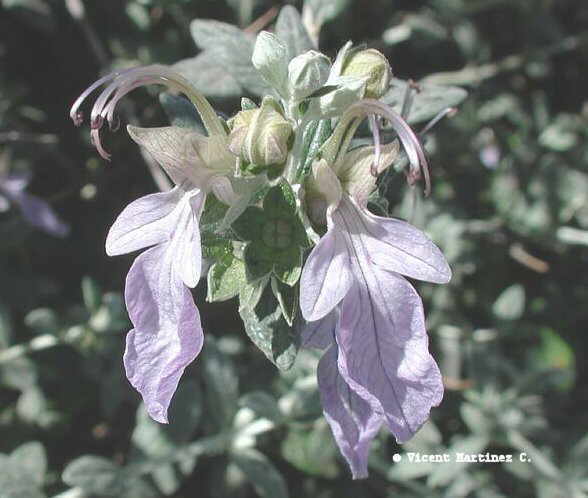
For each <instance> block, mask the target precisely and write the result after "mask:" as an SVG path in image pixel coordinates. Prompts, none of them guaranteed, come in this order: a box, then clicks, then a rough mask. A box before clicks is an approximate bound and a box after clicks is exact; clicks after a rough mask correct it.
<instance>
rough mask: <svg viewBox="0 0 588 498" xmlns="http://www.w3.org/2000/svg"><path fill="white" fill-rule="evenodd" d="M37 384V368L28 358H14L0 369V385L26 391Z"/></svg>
mask: <svg viewBox="0 0 588 498" xmlns="http://www.w3.org/2000/svg"><path fill="white" fill-rule="evenodd" d="M36 383H37V367H36V365H35V363H34V362H33V361H31V360H30V359H29V358H26V357H21V358H16V359H14V360H12V361H9V362H8V363H5V364H3V365H2V367H0V384H2V385H4V386H6V387H10V388H12V389H16V390H19V391H26V390H28V389H33V388H34V386H35V384H36Z"/></svg>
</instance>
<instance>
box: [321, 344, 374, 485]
mask: <svg viewBox="0 0 588 498" xmlns="http://www.w3.org/2000/svg"><path fill="white" fill-rule="evenodd" d="M317 377H318V385H319V389H320V396H321V403H322V405H323V412H324V414H325V418H326V419H327V422H328V423H329V425H330V426H331V430H332V431H333V436H335V441H336V442H337V446H338V447H339V450H340V451H341V453H342V454H343V456H344V457H345V459H346V460H347V463H348V464H349V467H350V468H351V473H352V475H353V478H354V479H361V478H364V477H367V475H368V469H367V459H368V453H369V449H370V443H371V441H372V439H373V438H374V437H375V436H376V435H377V433H378V430H379V429H380V426H381V425H382V421H383V418H382V416H381V415H379V414H377V413H376V412H375V411H374V410H373V409H372V407H371V406H370V405H369V403H368V402H367V401H365V400H364V399H362V398H360V397H359V396H358V395H357V394H356V393H355V392H354V391H353V390H352V389H351V388H350V387H349V385H348V384H347V383H346V382H345V381H344V380H343V377H341V375H340V373H339V370H338V368H337V347H336V346H335V345H333V346H332V347H331V348H330V349H329V350H328V351H327V352H326V353H325V354H324V355H323V357H322V358H321V360H320V362H319V366H318V372H317Z"/></svg>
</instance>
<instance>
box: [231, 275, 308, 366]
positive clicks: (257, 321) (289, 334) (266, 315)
mask: <svg viewBox="0 0 588 498" xmlns="http://www.w3.org/2000/svg"><path fill="white" fill-rule="evenodd" d="M239 313H240V315H241V318H242V320H243V324H244V326H245V331H246V332H247V335H248V336H249V338H250V339H251V340H252V341H253V343H254V344H255V345H256V346H257V347H258V348H259V349H260V350H261V351H262V352H263V353H264V354H265V355H266V357H267V358H268V359H269V360H270V361H271V362H272V363H273V364H274V365H276V366H277V367H278V368H279V369H280V370H288V369H289V368H290V367H291V366H292V365H293V363H294V360H295V359H296V354H297V352H298V337H297V336H296V335H295V333H294V331H293V329H292V328H291V327H290V326H289V325H288V323H287V322H286V320H285V319H284V317H283V315H282V310H281V308H280V305H279V303H278V301H277V299H276V298H275V297H274V295H273V293H272V291H271V289H270V288H269V287H267V286H266V288H265V289H264V292H263V294H262V296H261V298H260V299H259V302H258V304H257V306H256V307H255V309H251V308H245V307H242V308H241V309H240V311H239Z"/></svg>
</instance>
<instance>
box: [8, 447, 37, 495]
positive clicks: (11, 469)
mask: <svg viewBox="0 0 588 498" xmlns="http://www.w3.org/2000/svg"><path fill="white" fill-rule="evenodd" d="M34 479H35V477H34V476H31V475H30V474H29V471H28V469H27V468H26V467H22V466H21V465H19V464H18V463H15V462H13V461H12V459H11V458H9V457H6V456H5V455H0V496H2V498H44V497H45V495H44V494H43V493H42V492H41V491H40V490H39V488H38V486H37V484H36V483H35V480H34Z"/></svg>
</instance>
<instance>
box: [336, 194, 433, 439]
mask: <svg viewBox="0 0 588 498" xmlns="http://www.w3.org/2000/svg"><path fill="white" fill-rule="evenodd" d="M349 206H350V205H349V204H347V203H344V202H342V203H341V205H340V206H339V209H337V210H335V211H334V212H333V224H334V227H335V228H336V229H339V230H340V231H341V233H342V234H344V237H345V239H346V243H347V246H348V250H349V252H350V253H353V254H354V258H353V259H352V260H351V262H352V265H353V274H354V276H355V283H354V285H353V286H352V288H351V289H350V291H349V292H348V294H347V295H346V296H345V298H344V299H343V301H342V302H341V305H340V306H341V316H340V320H339V324H338V326H337V330H336V334H335V336H336V340H337V344H338V345H339V357H338V362H339V370H340V372H341V374H342V376H343V378H344V379H345V381H346V382H347V383H348V384H349V385H350V386H351V388H352V389H353V390H354V391H355V392H356V393H357V394H358V395H360V396H361V397H363V398H364V399H366V400H367V401H369V402H370V404H371V405H372V408H373V409H374V410H376V411H378V410H381V411H383V412H384V415H385V417H386V421H387V424H388V427H389V428H390V430H391V431H392V433H393V434H394V435H395V436H396V439H397V440H398V441H399V442H404V441H406V440H408V439H410V438H411V437H412V436H413V434H414V433H415V432H416V431H417V430H418V429H419V428H420V427H421V425H422V424H423V423H424V422H425V421H426V420H427V419H428V417H429V412H430V409H431V407H432V406H437V405H438V404H439V403H440V402H441V399H442V397H443V383H442V380H441V374H440V372H439V368H438V367H437V364H436V363H435V360H434V359H433V358H432V356H431V355H430V354H429V351H428V337H427V332H426V330H425V317H424V312H423V305H422V302H421V299H420V297H419V296H418V294H417V293H416V291H415V290H414V288H413V287H412V286H411V285H410V284H409V283H408V282H407V281H406V280H405V279H404V278H402V277H401V276H400V275H398V274H396V273H393V272H390V271H384V270H383V269H382V268H381V267H379V266H377V265H374V264H373V263H372V261H371V258H370V256H371V254H370V253H369V252H368V251H369V248H370V246H369V244H366V242H365V239H366V237H365V235H364V226H363V224H362V222H361V219H360V218H359V216H358V214H357V212H356V211H355V210H354V209H351V208H349Z"/></svg>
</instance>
